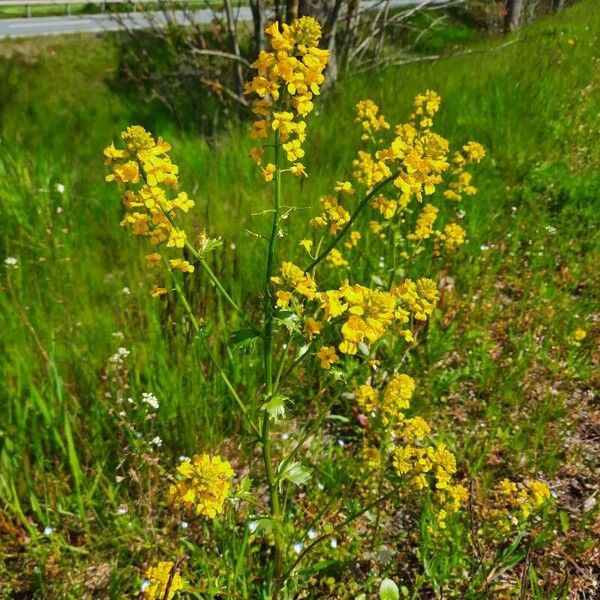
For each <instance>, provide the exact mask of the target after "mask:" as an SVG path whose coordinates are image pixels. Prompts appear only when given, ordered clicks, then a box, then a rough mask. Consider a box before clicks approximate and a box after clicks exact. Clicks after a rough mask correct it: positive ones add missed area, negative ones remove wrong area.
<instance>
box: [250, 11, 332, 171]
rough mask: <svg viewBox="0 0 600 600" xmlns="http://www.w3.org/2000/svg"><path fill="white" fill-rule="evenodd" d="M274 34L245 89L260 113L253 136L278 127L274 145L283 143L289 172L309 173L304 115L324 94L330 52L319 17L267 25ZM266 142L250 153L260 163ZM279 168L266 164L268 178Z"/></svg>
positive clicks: (255, 64) (258, 113)
mask: <svg viewBox="0 0 600 600" xmlns="http://www.w3.org/2000/svg"><path fill="white" fill-rule="evenodd" d="M266 33H267V35H268V36H269V37H270V38H271V50H270V51H268V52H267V51H262V52H261V53H260V55H259V57H258V58H257V59H256V61H255V62H254V63H253V65H252V66H253V67H254V68H255V69H256V70H257V74H256V75H255V76H254V78H253V79H252V80H251V81H250V82H248V84H247V85H246V87H245V89H244V93H245V94H256V95H257V96H258V97H259V98H258V99H257V100H255V101H254V102H253V103H252V112H253V113H254V114H255V115H256V116H257V117H258V118H257V120H256V121H255V122H254V124H253V126H252V132H251V134H250V135H251V137H252V138H253V139H258V140H261V139H267V138H268V137H269V133H270V132H274V135H275V145H279V144H282V147H283V150H284V152H285V154H286V157H287V160H288V161H289V162H290V163H292V166H291V168H290V171H291V172H292V173H293V174H294V175H297V176H300V175H305V174H306V172H305V169H304V165H303V164H302V163H301V162H300V159H302V157H303V156H304V150H303V149H302V143H303V142H304V140H305V137H306V122H305V121H304V120H303V119H304V117H306V115H308V113H310V112H311V111H312V110H313V102H312V98H313V96H315V95H318V94H319V93H320V86H321V84H322V83H323V81H324V80H325V77H324V75H323V71H324V69H325V66H326V64H327V60H328V58H329V52H328V51H327V50H322V49H319V48H318V44H319V40H320V39H321V27H320V25H319V23H318V22H317V20H316V19H314V18H312V17H302V18H301V19H297V20H295V21H294V22H293V23H291V24H290V25H287V24H284V25H283V26H282V30H280V29H279V23H278V22H275V23H273V24H272V25H271V26H270V27H268V28H267V30H266ZM263 153H264V147H257V148H254V149H253V150H252V151H251V153H250V156H251V157H252V158H253V159H254V161H255V162H256V163H257V164H261V163H262V158H263ZM275 171H276V167H275V165H274V164H273V163H268V164H267V165H265V167H264V168H262V175H263V178H264V179H265V180H266V181H271V180H272V179H273V176H274V174H275Z"/></svg>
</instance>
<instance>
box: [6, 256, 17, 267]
mask: <svg viewBox="0 0 600 600" xmlns="http://www.w3.org/2000/svg"><path fill="white" fill-rule="evenodd" d="M18 262H19V261H18V260H17V259H16V258H15V257H14V256H7V257H6V258H5V259H4V264H5V265H6V266H7V267H9V268H11V269H18V268H19V265H18Z"/></svg>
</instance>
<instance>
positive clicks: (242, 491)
mask: <svg viewBox="0 0 600 600" xmlns="http://www.w3.org/2000/svg"><path fill="white" fill-rule="evenodd" d="M251 483H252V481H251V479H250V477H248V476H247V475H245V476H244V477H243V478H242V480H241V481H240V484H239V485H238V487H237V490H236V491H235V494H234V497H235V498H239V499H240V500H244V501H246V502H251V503H254V502H255V501H256V498H255V497H254V494H252V492H251V491H250V485H251Z"/></svg>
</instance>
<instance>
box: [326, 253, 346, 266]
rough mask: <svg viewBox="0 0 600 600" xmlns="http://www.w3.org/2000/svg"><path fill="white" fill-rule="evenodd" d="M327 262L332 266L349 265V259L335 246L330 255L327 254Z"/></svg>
mask: <svg viewBox="0 0 600 600" xmlns="http://www.w3.org/2000/svg"><path fill="white" fill-rule="evenodd" d="M327 262H328V263H329V264H330V265H331V266H332V267H336V268H337V267H347V266H348V261H347V260H346V259H345V258H344V257H343V256H342V253H341V252H340V251H339V250H337V249H336V248H334V249H333V250H332V251H331V252H330V253H329V254H328V255H327Z"/></svg>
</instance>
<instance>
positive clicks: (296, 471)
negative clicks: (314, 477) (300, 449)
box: [279, 462, 310, 487]
mask: <svg viewBox="0 0 600 600" xmlns="http://www.w3.org/2000/svg"><path fill="white" fill-rule="evenodd" d="M279 470H280V472H279V486H280V487H281V484H282V483H283V482H284V481H285V480H286V479H287V480H288V481H291V482H292V483H293V484H294V485H304V484H305V483H307V482H308V480H309V479H310V471H309V470H308V469H307V468H306V467H305V466H304V465H302V464H301V463H298V462H291V463H289V464H288V465H287V466H286V467H285V468H284V470H283V471H281V465H280V469H279Z"/></svg>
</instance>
